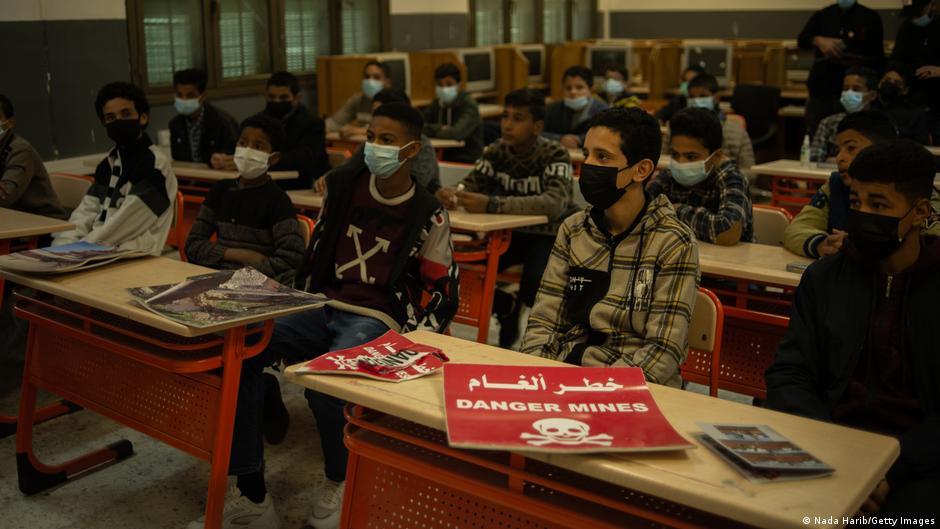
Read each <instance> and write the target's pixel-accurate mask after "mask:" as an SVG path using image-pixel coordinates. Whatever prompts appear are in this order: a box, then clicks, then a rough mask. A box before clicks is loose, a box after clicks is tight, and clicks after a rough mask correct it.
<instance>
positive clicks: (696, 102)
mask: <svg viewBox="0 0 940 529" xmlns="http://www.w3.org/2000/svg"><path fill="white" fill-rule="evenodd" d="M689 108H706V109H708V110H715V98H713V97H707V96H706V97H690V98H689Z"/></svg>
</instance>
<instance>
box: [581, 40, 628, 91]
mask: <svg viewBox="0 0 940 529" xmlns="http://www.w3.org/2000/svg"><path fill="white" fill-rule="evenodd" d="M632 54H633V48H632V46H631V45H630V43H628V42H617V43H613V42H609V43H604V42H602V43H598V44H592V45H590V46H588V47H587V49H586V50H585V55H586V57H587V67H588V68H590V69H591V72H593V73H594V82H595V83H598V82H601V81H603V80H604V74H606V73H607V67H608V66H610V65H612V64H616V65H617V66H623V67H624V68H626V69H627V71H628V72H629V71H630V56H631V55H632ZM631 73H632V72H631Z"/></svg>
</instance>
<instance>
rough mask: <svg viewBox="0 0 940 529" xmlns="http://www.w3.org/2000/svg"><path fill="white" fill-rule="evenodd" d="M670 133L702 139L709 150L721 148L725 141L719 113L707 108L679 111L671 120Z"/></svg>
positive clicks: (713, 150)
mask: <svg viewBox="0 0 940 529" xmlns="http://www.w3.org/2000/svg"><path fill="white" fill-rule="evenodd" d="M669 134H670V135H672V136H687V137H689V138H695V139H697V140H700V141H701V142H702V145H704V146H705V148H706V149H708V152H715V150H716V149H720V148H721V144H722V143H723V141H724V134H723V132H722V129H721V121H720V120H719V119H718V114H716V113H714V112H712V111H711V110H708V109H707V108H684V109H682V110H680V111H679V112H677V113H676V115H675V116H673V117H672V119H671V120H669Z"/></svg>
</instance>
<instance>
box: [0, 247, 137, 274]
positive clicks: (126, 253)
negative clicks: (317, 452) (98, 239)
mask: <svg viewBox="0 0 940 529" xmlns="http://www.w3.org/2000/svg"><path fill="white" fill-rule="evenodd" d="M143 255H145V254H144V253H143V252H139V251H137V250H118V249H117V248H115V247H114V246H108V245H104V244H94V243H90V242H84V241H80V242H74V243H72V244H64V245H62V246H49V247H47V248H38V249H35V250H24V251H22V252H16V253H12V254H9V255H3V256H0V268H2V269H4V270H9V271H12V272H26V273H33V274H61V273H64V272H74V271H76V270H85V269H88V268H94V267H96V266H102V265H106V264H108V263H112V262H114V261H117V260H118V259H128V258H131V257H141V256H143Z"/></svg>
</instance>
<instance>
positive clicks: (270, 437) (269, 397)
mask: <svg viewBox="0 0 940 529" xmlns="http://www.w3.org/2000/svg"><path fill="white" fill-rule="evenodd" d="M261 376H262V377H264V439H265V440H266V441H267V442H268V443H269V444H272V445H276V444H280V442H281V441H283V440H284V437H285V436H286V435H287V428H288V427H289V426H290V414H289V413H287V406H285V405H284V400H283V399H282V398H281V384H280V383H278V381H277V377H276V376H274V375H272V374H271V373H263V374H262V375H261Z"/></svg>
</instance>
